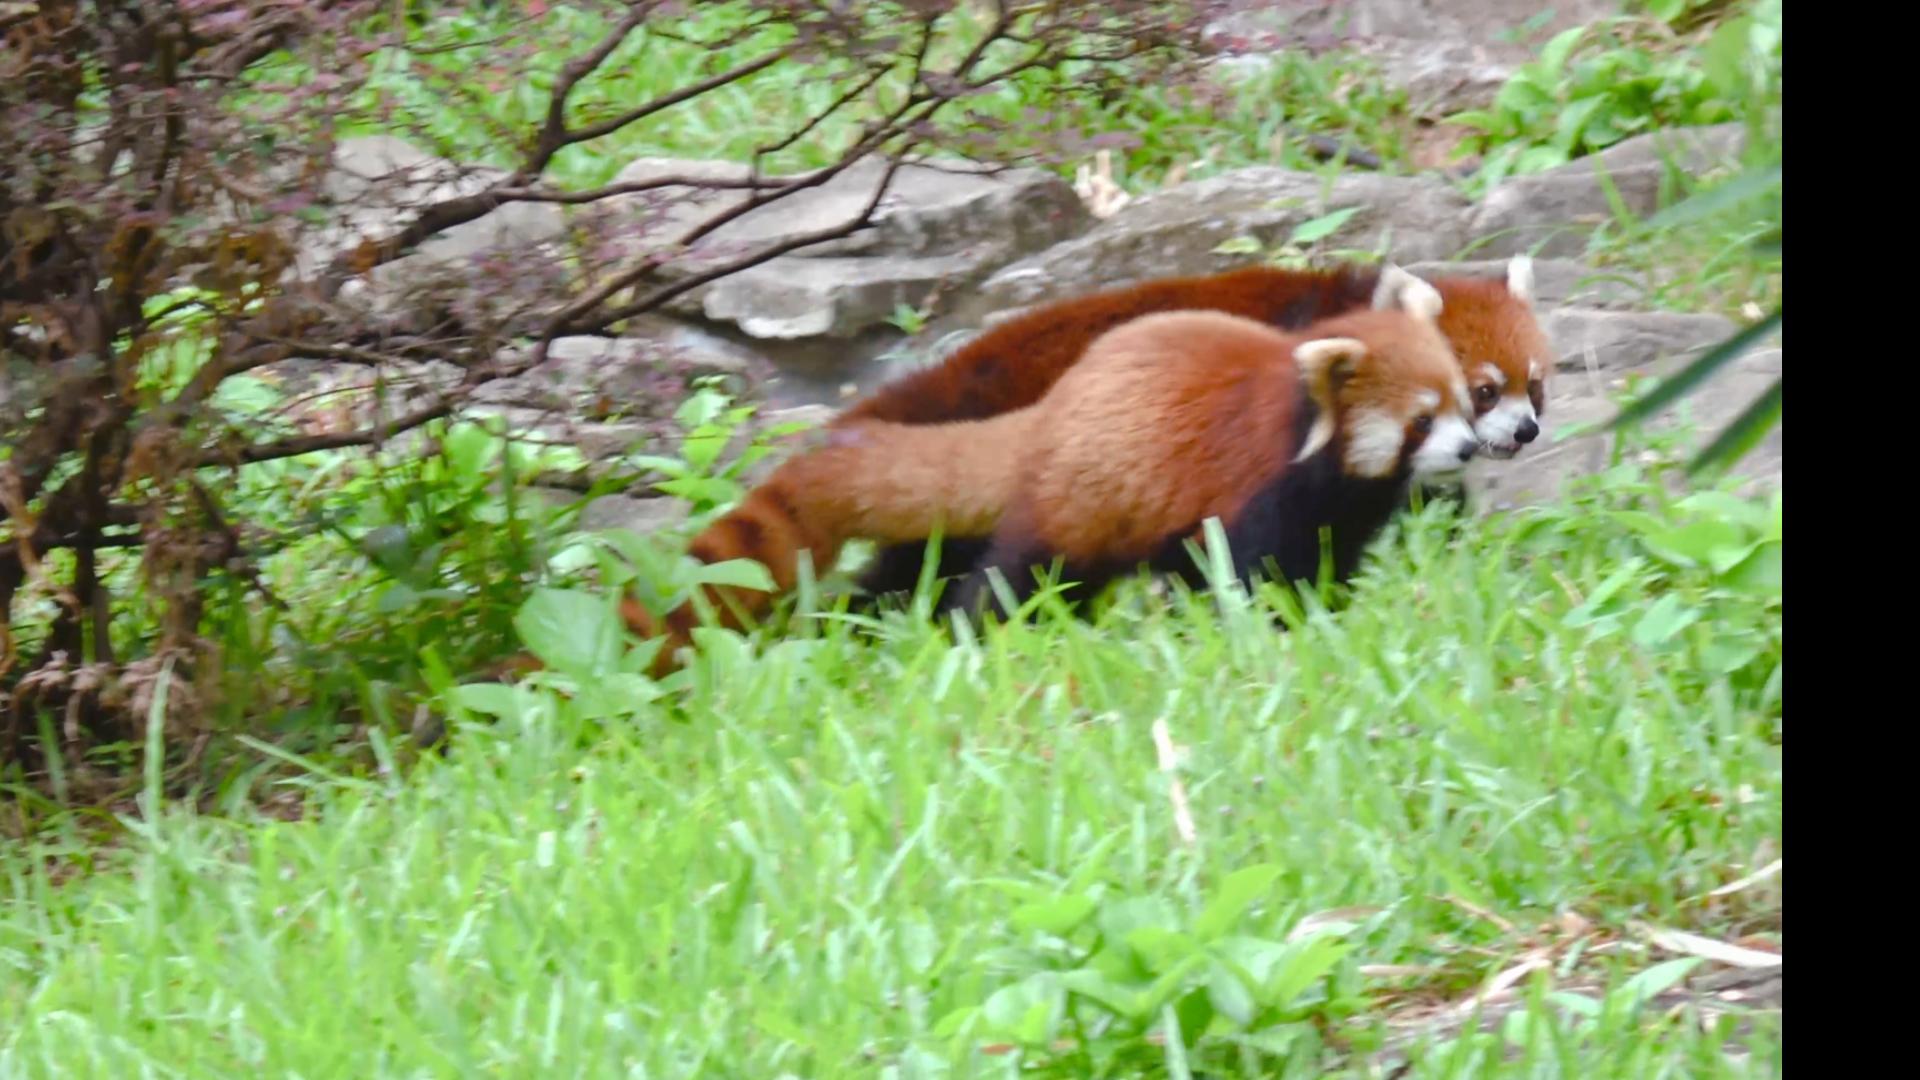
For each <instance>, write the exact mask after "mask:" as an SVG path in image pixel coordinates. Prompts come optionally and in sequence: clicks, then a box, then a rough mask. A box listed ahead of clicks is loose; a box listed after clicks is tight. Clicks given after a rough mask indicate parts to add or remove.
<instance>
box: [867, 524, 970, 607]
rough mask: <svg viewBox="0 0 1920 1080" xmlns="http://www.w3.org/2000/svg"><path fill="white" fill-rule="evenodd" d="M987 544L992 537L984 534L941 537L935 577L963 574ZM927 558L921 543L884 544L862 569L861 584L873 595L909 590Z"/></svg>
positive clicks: (871, 596) (878, 595) (953, 576)
mask: <svg viewBox="0 0 1920 1080" xmlns="http://www.w3.org/2000/svg"><path fill="white" fill-rule="evenodd" d="M990 546H992V541H991V540H988V539H986V538H984V537H971V536H946V537H941V539H940V560H939V562H938V564H937V565H935V567H934V577H935V578H936V579H946V578H957V577H960V576H962V575H964V574H966V573H967V572H968V571H970V570H972V569H973V568H974V566H976V565H978V564H979V562H980V560H981V559H982V558H984V557H985V556H986V554H987V549H988V548H989V547H990ZM926 558H927V545H926V544H924V543H909V544H887V545H885V546H883V547H882V548H881V549H880V550H879V552H878V553H877V554H876V555H875V556H874V560H873V562H872V563H871V564H869V565H868V567H867V568H866V570H864V571H862V572H861V575H860V582H859V584H860V588H861V589H862V590H863V591H865V592H866V593H867V596H868V598H872V599H878V598H879V597H882V596H886V595H888V594H892V593H911V592H913V590H914V589H915V588H917V587H918V586H919V584H920V573H921V571H922V570H923V569H924V568H925V566H926Z"/></svg>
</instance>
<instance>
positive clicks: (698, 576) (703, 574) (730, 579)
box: [693, 559, 776, 592]
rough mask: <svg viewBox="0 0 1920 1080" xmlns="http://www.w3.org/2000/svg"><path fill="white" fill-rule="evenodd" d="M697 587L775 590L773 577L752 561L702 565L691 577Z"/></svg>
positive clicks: (730, 561)
mask: <svg viewBox="0 0 1920 1080" xmlns="http://www.w3.org/2000/svg"><path fill="white" fill-rule="evenodd" d="M693 580H694V583H695V584H698V585H725V586H731V587H733V588H736V589H753V590H756V591H758V592H773V591H774V590H775V588H776V586H775V585H774V582H773V575H772V574H771V573H768V572H767V568H766V567H765V566H763V565H761V564H760V563H759V562H758V561H756V560H753V559H727V560H725V561H723V562H717V563H703V564H701V566H700V569H698V570H696V571H695V572H694V575H693Z"/></svg>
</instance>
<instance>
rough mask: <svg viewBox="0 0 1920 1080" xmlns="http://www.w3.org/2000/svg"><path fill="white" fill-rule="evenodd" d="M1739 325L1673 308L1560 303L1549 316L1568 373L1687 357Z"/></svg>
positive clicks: (1562, 366)
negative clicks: (1636, 308)
mask: <svg viewBox="0 0 1920 1080" xmlns="http://www.w3.org/2000/svg"><path fill="white" fill-rule="evenodd" d="M1735 329H1737V327H1736V325H1735V323H1734V322H1733V320H1731V319H1728V318H1725V317H1723V316H1719V315H1686V314H1678V313H1675V312H1669V311H1596V310H1593V309H1591V308H1559V309H1556V310H1554V311H1550V312H1548V313H1547V320H1546V331H1547V336H1548V337H1549V338H1551V339H1552V340H1553V345H1554V348H1555V349H1556V350H1557V351H1558V352H1559V354H1560V357H1559V367H1560V370H1561V371H1563V372H1565V371H1573V372H1578V371H1584V370H1588V369H1593V370H1597V371H1608V372H1613V371H1621V370H1624V369H1627V368H1637V367H1644V366H1646V365H1648V364H1651V363H1654V362H1655V361H1659V360H1664V359H1667V358H1669V357H1676V356H1678V357H1685V356H1689V355H1691V354H1693V353H1697V352H1699V351H1700V350H1702V349H1705V348H1707V347H1709V346H1711V345H1714V344H1717V343H1718V342H1720V341H1723V340H1725V339H1726V338H1727V337H1729V336H1730V335H1732V334H1733V332H1734V330H1735Z"/></svg>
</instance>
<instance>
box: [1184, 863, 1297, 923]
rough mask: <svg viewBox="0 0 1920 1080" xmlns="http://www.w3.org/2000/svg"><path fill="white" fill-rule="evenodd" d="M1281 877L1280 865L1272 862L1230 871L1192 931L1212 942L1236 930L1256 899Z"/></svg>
mask: <svg viewBox="0 0 1920 1080" xmlns="http://www.w3.org/2000/svg"><path fill="white" fill-rule="evenodd" d="M1279 878H1280V867H1278V866H1276V865H1274V864H1272V863H1262V864H1260V865H1258V866H1248V867H1244V868H1242V869H1239V870H1235V871H1234V872H1233V873H1231V874H1228V875H1227V877H1226V880H1224V881H1222V882H1221V883H1220V888H1219V890H1218V891H1216V892H1215V893H1214V896H1213V899H1212V900H1211V901H1209V902H1208V903H1207V906H1206V910H1204V911H1202V912H1201V913H1200V918H1199V919H1198V920H1196V921H1195V922H1194V924H1193V932H1194V934H1195V936H1197V937H1198V938H1199V939H1200V940H1201V941H1211V940H1213V939H1214V938H1217V937H1219V936H1220V935H1222V934H1225V933H1226V932H1227V931H1229V930H1231V929H1233V927H1234V924H1236V923H1238V922H1239V921H1240V917H1241V916H1242V915H1245V914H1246V913H1247V909H1248V908H1249V907H1252V906H1253V902H1254V901H1255V900H1258V899H1259V898H1260V896H1261V895H1262V894H1263V893H1265V892H1266V891H1267V890H1268V889H1271V888H1272V887H1273V883H1274V882H1275V881H1277V880H1279Z"/></svg>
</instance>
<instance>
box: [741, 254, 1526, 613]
mask: <svg viewBox="0 0 1920 1080" xmlns="http://www.w3.org/2000/svg"><path fill="white" fill-rule="evenodd" d="M1389 269H1391V268H1389ZM1384 273H1385V271H1369V270H1362V269H1359V268H1355V267H1342V268H1338V269H1332V270H1320V271H1301V270H1281V269H1277V268H1273V267H1248V268H1245V269H1241V270H1234V271H1230V272H1227V273H1223V274H1213V275H1209V276H1204V277H1185V278H1163V279H1159V280H1153V281H1146V282H1141V283H1139V284H1135V285H1130V286H1126V287H1124V288H1118V289H1109V290H1106V291H1103V292H1096V293H1092V294H1089V295H1086V296H1079V297H1074V298H1071V299H1067V300H1062V301H1058V302H1056V303H1051V304H1046V305H1043V306H1041V307H1037V308H1035V309H1033V310H1031V311H1028V312H1025V313H1023V314H1021V315H1019V316H1017V317H1015V318H1013V319H1010V320H1008V321H1006V322H1003V323H1001V324H999V325H997V326H994V327H992V328H990V329H988V330H986V331H984V332H983V333H981V334H980V335H979V336H977V337H975V338H974V339H973V340H972V341H970V342H968V343H967V344H966V345H964V346H962V347H961V348H960V349H958V350H956V351H955V352H954V353H953V354H952V355H950V356H948V357H947V358H946V359H944V360H942V361H941V362H940V363H938V364H935V365H932V366H930V367H926V368H922V369H920V370H917V371H914V372H910V373H908V374H906V375H903V376H901V377H900V378H898V379H896V380H894V381H893V382H891V383H888V384H887V385H885V386H882V387H880V388H879V389H877V390H875V391H874V392H873V393H872V394H870V395H868V396H867V397H866V398H864V399H862V400H860V401H858V402H856V403H855V404H853V405H852V406H850V407H849V408H848V409H847V410H846V411H845V412H843V413H841V414H840V416H838V417H837V418H835V420H834V421H833V426H835V427H851V426H868V425H870V424H871V423H873V422H883V423H893V424H910V425H928V424H939V423H949V422H952V421H956V420H974V419H981V418H985V417H990V416H998V415H1001V414H1003V413H1008V412H1011V411H1013V410H1016V409H1019V408H1022V407H1024V406H1026V405H1030V404H1032V403H1034V402H1036V401H1038V400H1040V398H1041V396H1042V395H1044V394H1045V393H1046V392H1047V390H1048V389H1049V388H1050V387H1051V386H1052V385H1053V384H1054V382H1055V381H1057V380H1058V379H1059V378H1060V377H1061V376H1062V375H1063V374H1064V373H1065V372H1066V371H1068V370H1069V369H1070V368H1072V367H1073V366H1074V364H1076V363H1077V362H1078V361H1079V360H1080V358H1081V356H1082V355H1084V353H1085V350H1086V348H1087V345H1088V344H1089V343H1090V342H1092V341H1093V340H1094V339H1095V338H1096V337H1098V336H1100V335H1101V334H1103V333H1105V332H1106V331H1108V330H1111V329H1112V328H1114V327H1116V326H1119V325H1121V324H1122V323H1125V322H1127V321H1129V320H1131V319H1134V318H1137V317H1139V316H1141V315H1146V314H1151V313H1154V312H1161V311H1174V310H1200V311H1222V312H1227V313H1229V314H1235V315H1242V316H1245V317H1247V318H1250V319H1256V320H1259V321H1260V322H1263V323H1267V324H1269V325H1272V326H1275V327H1278V328H1280V329H1283V330H1285V329H1296V330H1297V329H1301V328H1304V327H1306V326H1307V325H1309V324H1310V323H1312V322H1314V321H1315V320H1318V319H1324V318H1328V317H1330V316H1333V315H1338V314H1340V313H1341V312H1344V311H1354V310H1359V309H1362V308H1364V307H1366V306H1367V305H1368V303H1369V302H1370V300H1371V299H1372V298H1373V297H1374V295H1375V294H1376V292H1377V291H1378V290H1379V288H1380V283H1381V278H1382V276H1383V274H1384ZM1431 284H1432V285H1433V286H1434V288H1435V289H1437V290H1438V291H1439V293H1440V295H1441V298H1442V301H1443V307H1442V308H1441V312H1440V317H1439V325H1440V330H1441V332H1442V333H1443V334H1445V335H1446V337H1447V339H1448V341H1449V342H1450V343H1451V344H1452V346H1453V351H1454V353H1455V354H1456V355H1457V356H1458V357H1459V359H1460V365H1461V368H1462V371H1463V373H1464V374H1465V376H1466V378H1467V384H1468V387H1469V391H1470V393H1471V394H1472V395H1473V404H1474V412H1475V420H1474V430H1475V432H1476V434H1478V435H1479V436H1480V440H1481V442H1482V444H1483V449H1484V451H1485V453H1486V454H1487V455H1488V456H1489V457H1493V458H1497V459H1505V458H1510V457H1512V456H1513V455H1514V454H1516V453H1518V452H1519V450H1520V448H1521V447H1522V446H1523V445H1525V444H1527V443H1529V442H1532V441H1533V440H1534V439H1535V438H1537V437H1538V436H1539V434H1540V421H1541V419H1542V418H1543V417H1544V415H1545V413H1546V389H1547V387H1546V380H1547V378H1548V376H1549V374H1550V373H1551V371H1552V369H1553V355H1554V354H1553V347H1552V345H1551V343H1550V342H1549V341H1548V339H1547V336H1546V334H1545V332H1544V331H1543V330H1542V329H1541V327H1540V324H1539V322H1538V320H1537V319H1536V318H1535V315H1534V310H1533V262H1532V260H1531V259H1529V258H1527V257H1526V256H1519V257H1516V258H1514V259H1513V260H1511V261H1510V262H1509V263H1508V265H1507V274H1506V280H1505V282H1504V283H1503V282H1500V281H1494V280H1486V279H1481V278H1470V277H1436V278H1434V279H1432V281H1431ZM880 468H881V469H882V470H884V469H885V468H886V466H885V465H884V464H882V465H881V466H880ZM885 482H886V481H885V480H883V479H881V478H880V477H879V476H878V475H877V474H876V473H874V472H865V471H862V472H852V473H848V474H846V475H842V476H840V477H838V478H834V479H831V480H829V484H830V485H831V486H833V487H835V488H838V489H845V488H851V489H856V490H857V489H861V488H864V487H867V486H869V485H879V484H884V483H885ZM935 490H942V489H940V488H936V489H935ZM944 490H946V491H954V490H956V489H955V488H954V487H953V486H952V485H947V486H945V488H944ZM849 494H853V493H849ZM918 497H920V498H926V497H928V495H927V494H926V493H921V494H919V496H918ZM869 539H877V538H875V537H869ZM926 541H927V537H925V536H921V537H915V538H912V539H910V540H909V541H908V542H904V543H890V544H883V545H882V546H881V548H880V550H879V552H878V553H877V555H876V557H875V559H874V561H873V562H872V563H871V564H870V565H869V566H868V567H867V568H866V570H865V571H864V572H863V575H862V577H861V579H860V585H861V588H862V590H863V591H864V592H866V593H869V594H879V593H888V592H898V591H907V590H911V589H912V588H913V587H914V585H915V583H916V582H917V580H918V578H919V576H920V570H921V564H922V561H923V559H924V557H925V553H926ZM984 550H985V542H984V540H980V539H976V538H971V537H968V536H966V535H964V534H956V533H953V532H952V531H951V530H949V533H948V536H947V538H946V539H945V540H943V542H942V547H941V553H940V564H939V568H938V570H937V574H938V575H939V576H941V577H951V576H953V575H955V574H959V573H964V572H965V571H966V569H967V568H968V567H969V566H970V565H971V564H972V563H973V562H974V561H975V560H977V559H978V558H979V556H980V554H981V553H982V552H983V551H984ZM737 554H743V555H748V556H749V557H757V556H754V554H753V553H752V552H751V551H744V550H743V551H740V552H738V553H737Z"/></svg>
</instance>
